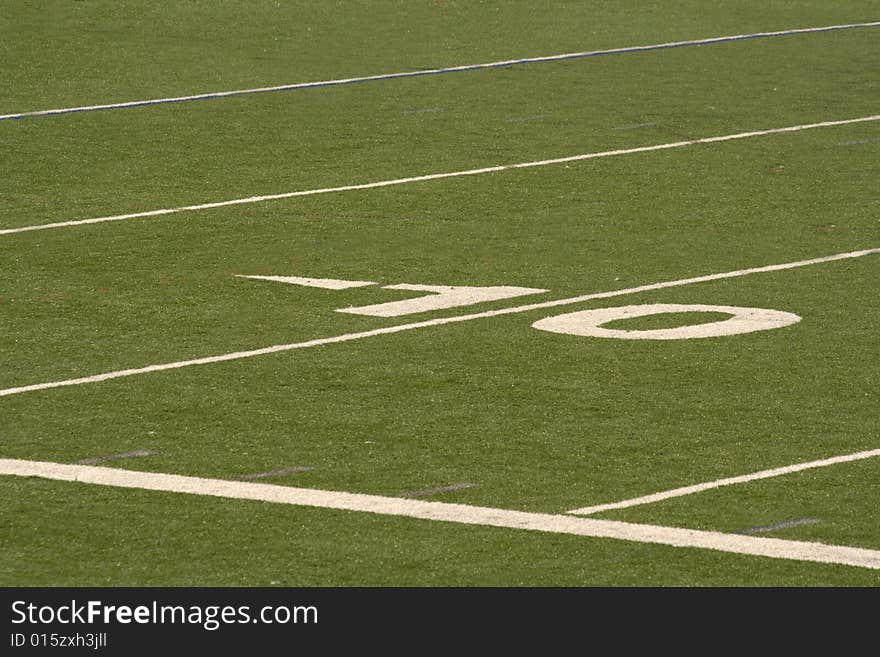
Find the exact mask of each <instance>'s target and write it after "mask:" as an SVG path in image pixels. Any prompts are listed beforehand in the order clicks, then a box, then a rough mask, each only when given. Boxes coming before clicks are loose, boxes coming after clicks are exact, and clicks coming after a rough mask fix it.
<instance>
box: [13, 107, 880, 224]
mask: <svg viewBox="0 0 880 657" xmlns="http://www.w3.org/2000/svg"><path fill="white" fill-rule="evenodd" d="M877 120H880V114H875V115H872V116H861V117H858V118H854V119H841V120H837V121H820V122H818V123H804V124H801V125H792V126H786V127H783V128H770V129H768V130H754V131H751V132H737V133H734V134H729V135H720V136H717V137H704V138H702V139H690V140H687V141H676V142H670V143H666V144H654V145H652V146H638V147H636V148H622V149H616V150H610V151H599V152H595V153H581V154H580V155H569V156H566V157H557V158H553V159H549V160H535V161H532V162H520V163H518V164H501V165H497V166H490V167H483V168H480V169H467V170H463V171H448V172H446V173H432V174H428V175H423V176H413V177H409V178H395V179H392V180H380V181H377V182H370V183H362V184H357V185H343V186H340V187H323V188H320V189H307V190H301V191H296V192H284V193H281V194H266V195H261V196H248V197H246V198H237V199H231V200H227V201H215V202H212V203H199V204H197V205H183V206H178V207H174V208H161V209H158V210H147V211H144V212H132V213H129V214H117V215H110V216H106V217H93V218H91V219H75V220H72V221H61V222H56V223H51V224H37V225H32V226H20V227H17V228H4V229H2V230H0V235H13V234H15V233H25V232H29V231H34V230H48V229H50V228H69V227H71V226H83V225H86V224H100V223H108V222H112V221H124V220H128V219H138V218H143V217H158V216H163V215H169V214H179V213H182V212H195V211H199V210H210V209H214V208H223V207H229V206H233V205H247V204H252V203H263V202H265V201H277V200H280V199H288V198H295V197H299V196H315V195H318V194H333V193H338V192H350V191H356V190H363V189H375V188H378V187H390V186H393V185H406V184H409V183H415V182H426V181H429V180H441V179H444V178H457V177H461V176H477V175H481V174H485V173H496V172H499V171H508V170H511V169H527V168H530V167H543V166H548V165H551V164H563V163H566V162H578V161H582V160H593V159H598V158H603V157H615V156H618V155H631V154H633V153H648V152H651V151H662V150H668V149H672V148H683V147H685V146H695V145H697V144H714V143H720V142H725V141H734V140H737V139H750V138H752V137H765V136H768V135H779V134H784V133H789V132H800V131H802V130H812V129H815V128H829V127H834V126H842V125H850V124H854V123H865V122H868V121H877Z"/></svg>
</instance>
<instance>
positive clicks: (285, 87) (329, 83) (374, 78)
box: [0, 21, 880, 121]
mask: <svg viewBox="0 0 880 657" xmlns="http://www.w3.org/2000/svg"><path fill="white" fill-rule="evenodd" d="M867 27H880V22H877V21H875V22H871V23H849V24H845V25H826V26H822V27H804V28H796V29H788V30H778V31H776V32H752V33H750V34H734V35H730V36H720V37H709V38H704V39H692V40H689V41H671V42H667V43H655V44H652V45H647V46H630V47H625V48H610V49H606V50H586V51H582V52H572V53H565V54H561V55H547V56H543V57H523V58H520V59H508V60H504V61H498V62H487V63H484V64H465V65H462V66H448V67H444V68H432V69H425V70H421V71H406V72H403V73H380V74H378V75H367V76H363V77H356V78H340V79H336V80H321V81H317V82H297V83H294V84H282V85H277V86H274V87H257V88H253V89H235V90H232V91H215V92H210V93H202V94H194V95H190V96H174V97H170V98H152V99H148V100H134V101H129V102H124V103H108V104H105V105H82V106H80V107H63V108H59V109H49V110H36V111H32V112H18V113H16V114H0V121H4V120H8V119H23V118H26V117H37V116H53V115H58V114H74V113H78V112H94V111H98V110H112V109H128V108H134V107H146V106H149V105H165V104H168V103H182V102H192V101H198V100H211V99H216V98H228V97H231V96H245V95H249V94H259V93H270V92H278V91H294V90H296V89H314V88H318V87H335V86H339V85H343V84H357V83H364V82H379V81H383V80H396V79H400V78H415V77H421V76H424V75H443V74H448V73H463V72H466V71H479V70H485V69H493V68H502V67H508V66H520V65H523V64H538V63H545V62H558V61H565V60H570V59H583V58H585V57H599V56H602V55H624V54H631V53H640V52H648V51H651V50H669V49H672V48H684V47H689V46H705V45H710V44H715V43H729V42H732V41H746V40H749V39H766V38H771V37H782V36H792V35H795V34H815V33H818V32H834V31H837V30H853V29H859V28H867Z"/></svg>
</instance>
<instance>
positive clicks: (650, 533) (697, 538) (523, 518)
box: [0, 459, 880, 570]
mask: <svg viewBox="0 0 880 657" xmlns="http://www.w3.org/2000/svg"><path fill="white" fill-rule="evenodd" d="M0 475H11V476H19V477H40V478H43V479H51V480H56V481H75V482H79V483H86V484H96V485H102V486H113V487H117V488H136V489H141V490H154V491H166V492H174V493H184V494H191V495H208V496H211V497H219V498H226V499H236V500H259V501H262V502H270V503H274V504H291V505H296V506H308V507H317V508H323V509H336V510H344V511H359V512H364V513H374V514H380V515H389V516H402V517H407V518H416V519H421V520H433V521H439V522H453V523H459V524H465V525H481V526H488V527H503V528H508V529H522V530H528V531H538V532H550V533H557V534H572V535H575V536H586V537H591V538H611V539H618V540H624V541H631V542H636V543H654V544H659V545H668V546H672V547H679V548H682V547H685V548H702V549H707V550H716V551H720V552H731V553H735V554H742V555H750V556H760V557H771V558H774V559H792V560H797V561H812V562H818V563H828V564H841V565H846V566H855V567H859V568H871V569H875V570H880V550H870V549H867V548H856V547H849V546H842V545H828V544H825V543H811V542H805V541H791V540H785V539H777V538H763V537H757V536H749V535H743V534H725V533H722V532H712V531H702V530H695V529H682V528H678V527H661V526H656V525H642V524H635V523H628V522H620V521H617V520H598V519H595V518H579V517H576V516H571V515H567V514H550V513H530V512H526V511H513V510H509V509H498V508H492V507H480V506H470V505H466V504H451V503H448V502H429V501H424V500H413V499H409V498H400V497H383V496H380V495H366V494H361V493H347V492H343V491H331V490H319V489H312V488H294V487H289V486H277V485H273V484H258V483H249V482H240V481H229V480H226V479H204V478H201V477H189V476H184V475H174V474H160V473H155V472H137V471H134V470H121V469H116V468H104V467H96V466H89V465H68V464H64V463H52V462H43V461H26V460H18V459H0Z"/></svg>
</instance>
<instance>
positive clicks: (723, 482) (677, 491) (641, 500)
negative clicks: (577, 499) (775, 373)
mask: <svg viewBox="0 0 880 657" xmlns="http://www.w3.org/2000/svg"><path fill="white" fill-rule="evenodd" d="M875 456H880V449H871V450H868V451H866V452H856V453H854V454H846V455H844V456H834V457H832V458H827V459H821V460H819V461H810V462H808V463H796V464H795V465H787V466H785V467H781V468H772V469H770V470H761V471H760V472H753V473H751V474H747V475H740V476H738V477H728V478H726V479H718V480H716V481H709V482H706V483H703V484H695V485H693V486H684V487H682V488H674V489H672V490H667V491H663V492H661V493H653V494H652V495H645V496H643V497H635V498H633V499H631V500H623V501H621V502H612V503H610V504H597V505H596V506H585V507H582V508H580V509H573V510H571V511H569V513H571V514H575V515H579V516H588V515H591V514H593V513H599V512H600V511H611V510H613V509H626V508H628V507H631V506H639V505H642V504H651V503H652V502H662V501H663V500H668V499H671V498H673V497H681V496H683V495H692V494H694V493H701V492H703V491H706V490H712V489H713V488H721V487H722V486H732V485H734V484H744V483H746V482H749V481H756V480H758V479H769V478H770V477H781V476H782V475H787V474H791V473H793V472H801V471H802V470H809V469H811V468H824V467H827V466H829V465H836V464H838V463H849V462H850V461H858V460H861V459H869V458H873V457H875Z"/></svg>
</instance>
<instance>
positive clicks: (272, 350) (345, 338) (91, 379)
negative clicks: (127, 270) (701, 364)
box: [0, 248, 880, 397]
mask: <svg viewBox="0 0 880 657" xmlns="http://www.w3.org/2000/svg"><path fill="white" fill-rule="evenodd" d="M877 253H880V248H874V249H865V250H862V251H850V252H847V253H837V254H835V255H830V256H823V257H821V258H811V259H809V260H798V261H796V262H786V263H782V264H777V265H767V266H764V267H752V268H750V269H738V270H736V271H729V272H723V273H720V274H708V275H706V276H696V277H693V278H683V279H679V280H675V281H664V282H662V283H651V284H649V285H640V286H638V287H630V288H625V289H621V290H612V291H610V292H596V293H593V294H584V295H581V296H577V297H568V298H566V299H555V300H553V301H543V302H539V303H532V304H527V305H523V306H514V307H511V308H501V309H499V310H487V311H484V312H480V313H471V314H468V315H456V316H453V317H439V318H437V319H429V320H425V321H421V322H412V323H409V324H397V325H395V326H385V327H383V328H378V329H372V330H369V331H361V332H359V333H346V334H343V335H337V336H333V337H329V338H317V339H314V340H306V341H305V342H294V343H291V344H280V345H273V346H271V347H262V348H260V349H251V350H249V351H236V352H232V353H228V354H220V355H218V356H207V357H204V358H193V359H190V360H181V361H176V362H173V363H162V364H158V365H148V366H146V367H137V368H132V369H126V370H116V371H114V372H104V373H103V374H95V375H93V376H85V377H80V378H76V379H66V380H63V381H49V382H47V383H35V384H31V385H25V386H18V387H15V388H6V389H5V390H0V397H4V396H9V395H18V394H21V393H25V392H35V391H37V390H47V389H49V388H60V387H64V386H76V385H84V384H88V383H99V382H101V381H109V380H111V379H119V378H122V377H128V376H136V375H140V374H149V373H151V372H162V371H165V370H173V369H180V368H183V367H191V366H194V365H208V364H211V363H220V362H225V361H231V360H240V359H243V358H253V357H255V356H265V355H267V354H277V353H280V352H283V351H291V350H293V349H306V348H309V347H318V346H321V345H326V344H335V343H339V342H351V341H353V340H360V339H363V338H369V337H373V336H377V335H390V334H392V333H400V332H402V331H411V330H414V329H419V328H426V327H429V326H441V325H443V324H453V323H458V322H467V321H470V320H473V319H483V318H487V317H498V316H501V315H509V314H512V313H524V312H528V311H531V310H540V309H543V308H554V307H556V306H565V305H569V304H573V303H581V302H583V301H591V300H593V299H608V298H611V297H617V296H622V295H625V294H636V293H638V292H649V291H652V290H662V289H665V288H670V287H679V286H682V285H691V284H694V283H705V282H709V281H718V280H722V279H725V278H736V277H739V276H748V275H750V274H760V273H767V272H774V271H783V270H786V269H795V268H797V267H806V266H808V265H817V264H821V263H826V262H834V261H836V260H846V259H850V258H861V257H863V256H867V255H874V254H877Z"/></svg>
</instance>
